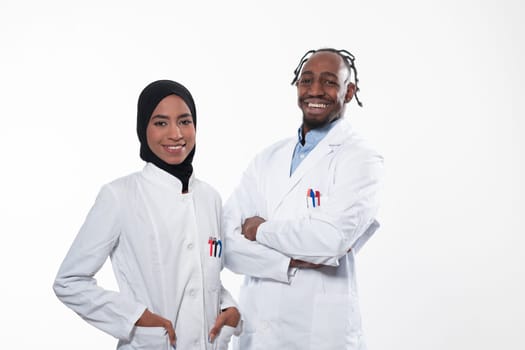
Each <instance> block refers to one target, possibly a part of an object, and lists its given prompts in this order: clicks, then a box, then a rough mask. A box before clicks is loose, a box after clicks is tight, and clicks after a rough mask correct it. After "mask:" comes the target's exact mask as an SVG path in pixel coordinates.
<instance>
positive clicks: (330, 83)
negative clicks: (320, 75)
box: [324, 80, 339, 86]
mask: <svg viewBox="0 0 525 350" xmlns="http://www.w3.org/2000/svg"><path fill="white" fill-rule="evenodd" d="M324 83H325V85H328V86H339V84H337V82H336V81H334V80H325V81H324Z"/></svg>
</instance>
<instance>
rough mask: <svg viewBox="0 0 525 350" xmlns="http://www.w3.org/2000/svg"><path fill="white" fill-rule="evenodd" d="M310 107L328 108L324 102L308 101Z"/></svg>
mask: <svg viewBox="0 0 525 350" xmlns="http://www.w3.org/2000/svg"><path fill="white" fill-rule="evenodd" d="M308 107H314V108H326V105H325V104H324V103H308Z"/></svg>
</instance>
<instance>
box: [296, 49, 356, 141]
mask: <svg viewBox="0 0 525 350" xmlns="http://www.w3.org/2000/svg"><path fill="white" fill-rule="evenodd" d="M349 75H350V72H349V70H348V69H347V67H346V66H345V63H344V61H343V59H342V58H341V57H340V56H339V55H338V54H337V53H334V52H327V51H318V52H316V53H314V54H313V55H312V56H311V57H310V58H309V59H308V61H306V63H305V65H304V67H303V69H302V71H301V75H300V76H299V79H298V81H297V103H298V105H299V108H300V109H301V110H302V111H303V132H304V133H305V134H306V133H307V132H308V131H310V130H312V129H316V128H320V127H323V126H325V125H326V124H328V123H330V122H331V121H333V120H335V119H338V118H340V117H341V116H342V115H343V113H344V107H345V104H346V103H348V102H350V100H351V99H352V96H353V95H354V91H355V86H354V84H352V83H350V82H348V83H347V82H346V81H347V80H349V79H348V78H349Z"/></svg>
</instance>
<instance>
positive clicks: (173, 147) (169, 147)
mask: <svg viewBox="0 0 525 350" xmlns="http://www.w3.org/2000/svg"><path fill="white" fill-rule="evenodd" d="M166 147H167V148H168V149H172V150H174V149H179V148H182V146H166Z"/></svg>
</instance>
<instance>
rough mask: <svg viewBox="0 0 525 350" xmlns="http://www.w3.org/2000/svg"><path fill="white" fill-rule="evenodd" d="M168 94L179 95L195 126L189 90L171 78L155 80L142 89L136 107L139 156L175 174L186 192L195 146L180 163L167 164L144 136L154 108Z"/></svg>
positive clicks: (194, 113) (193, 109) (194, 114)
mask: <svg viewBox="0 0 525 350" xmlns="http://www.w3.org/2000/svg"><path fill="white" fill-rule="evenodd" d="M169 95H176V96H179V97H180V98H181V99H182V100H183V101H184V103H186V105H187V107H188V108H189V111H190V114H191V115H190V117H191V119H192V122H193V126H194V129H195V128H196V127H197V111H196V110H195V102H194V101H193V97H192V96H191V94H190V92H189V91H188V90H187V89H186V88H185V87H184V86H182V85H181V84H179V83H177V82H175V81H171V80H158V81H155V82H153V83H151V84H149V85H148V86H146V88H145V89H144V90H143V91H142V93H141V94H140V97H139V102H138V108H137V134H138V136H139V141H140V158H142V159H143V160H145V161H146V162H150V163H153V164H155V165H156V166H158V167H159V168H161V169H162V170H164V171H166V172H168V173H170V174H171V175H173V176H175V177H176V178H178V179H179V180H180V181H181V182H182V185H183V186H182V191H183V192H187V190H188V181H189V179H190V176H191V174H192V173H193V167H192V165H191V162H192V161H193V156H194V155H195V147H193V149H191V150H190V153H189V154H188V156H187V157H186V158H185V159H184V161H183V162H182V163H180V164H169V163H167V162H165V161H164V160H162V159H161V158H159V157H158V156H157V155H155V154H154V153H153V152H152V151H151V149H150V147H149V146H148V142H147V138H146V129H147V127H148V124H149V122H150V118H151V117H152V113H153V112H154V110H155V108H156V107H157V105H158V104H159V102H160V101H162V100H163V99H164V98H165V97H167V96H169Z"/></svg>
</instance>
